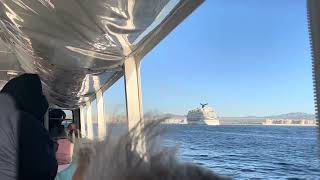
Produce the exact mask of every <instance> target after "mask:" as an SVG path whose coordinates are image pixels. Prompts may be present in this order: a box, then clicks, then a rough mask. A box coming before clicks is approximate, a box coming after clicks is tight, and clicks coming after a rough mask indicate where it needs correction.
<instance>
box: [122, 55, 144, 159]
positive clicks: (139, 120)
mask: <svg viewBox="0 0 320 180" xmlns="http://www.w3.org/2000/svg"><path fill="white" fill-rule="evenodd" d="M124 79H125V94H126V107H127V118H128V130H129V131H131V130H133V129H134V128H136V129H135V132H133V133H137V134H138V136H139V140H140V142H139V143H138V147H137V148H138V149H137V150H138V151H140V153H142V154H144V153H145V152H146V142H145V136H144V134H142V130H143V128H144V125H145V123H144V120H143V111H142V93H141V80H140V61H138V60H137V59H135V58H134V57H132V56H130V57H129V58H128V59H126V60H125V61H124Z"/></svg>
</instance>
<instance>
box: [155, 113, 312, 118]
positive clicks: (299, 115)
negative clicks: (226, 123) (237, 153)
mask: <svg viewBox="0 0 320 180" xmlns="http://www.w3.org/2000/svg"><path fill="white" fill-rule="evenodd" d="M160 116H161V117H170V118H185V117H186V116H185V115H177V114H171V113H165V114H161V115H160ZM221 118H241V119H244V118H248V119H265V118H271V119H315V115H314V114H308V113H303V112H293V113H287V114H280V115H270V116H245V117H221Z"/></svg>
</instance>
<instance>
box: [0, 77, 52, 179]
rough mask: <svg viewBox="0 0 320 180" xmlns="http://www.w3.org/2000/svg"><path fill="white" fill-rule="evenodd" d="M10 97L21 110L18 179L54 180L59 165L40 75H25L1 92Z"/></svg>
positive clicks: (10, 82) (12, 81)
mask: <svg viewBox="0 0 320 180" xmlns="http://www.w3.org/2000/svg"><path fill="white" fill-rule="evenodd" d="M1 93H6V94H9V95H10V96H11V97H12V98H13V99H14V101H15V104H16V107H17V109H18V110H19V124H18V125H19V126H18V128H19V131H18V135H19V137H18V140H19V145H18V159H19V160H18V177H19V178H18V179H19V180H53V179H54V178H55V176H56V173H57V168H58V164H57V161H56V158H55V152H54V148H53V142H52V140H51V139H50V137H49V134H48V132H47V130H46V129H45V128H44V125H43V122H44V115H45V113H46V111H47V109H48V102H47V99H46V98H45V96H44V95H43V92H42V85H41V81H40V78H39V76H38V75H35V74H23V75H21V76H19V77H17V78H14V79H12V80H10V81H9V82H8V83H7V84H6V85H5V86H4V87H3V89H2V90H1Z"/></svg>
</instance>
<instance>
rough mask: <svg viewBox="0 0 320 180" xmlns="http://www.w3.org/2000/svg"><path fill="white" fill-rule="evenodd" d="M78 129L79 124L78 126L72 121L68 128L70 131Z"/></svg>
mask: <svg viewBox="0 0 320 180" xmlns="http://www.w3.org/2000/svg"><path fill="white" fill-rule="evenodd" d="M76 129H77V126H76V124H75V123H70V124H69V125H68V130H69V131H74V130H76Z"/></svg>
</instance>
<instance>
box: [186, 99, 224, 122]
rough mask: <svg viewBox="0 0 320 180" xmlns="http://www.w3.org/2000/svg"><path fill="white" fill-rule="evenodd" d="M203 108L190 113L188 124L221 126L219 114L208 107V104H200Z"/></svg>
mask: <svg viewBox="0 0 320 180" xmlns="http://www.w3.org/2000/svg"><path fill="white" fill-rule="evenodd" d="M200 105H201V107H200V108H197V109H193V110H191V111H189V112H188V115H187V122H188V124H202V125H210V126H216V125H220V121H219V118H218V116H217V113H216V112H215V111H214V110H213V109H212V108H211V107H209V106H208V104H200Z"/></svg>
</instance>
